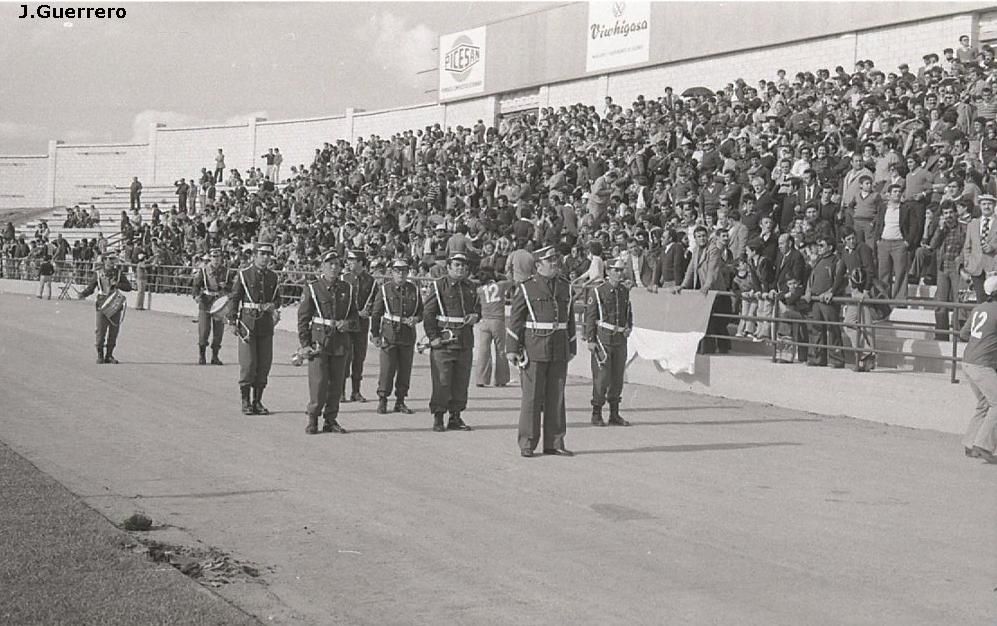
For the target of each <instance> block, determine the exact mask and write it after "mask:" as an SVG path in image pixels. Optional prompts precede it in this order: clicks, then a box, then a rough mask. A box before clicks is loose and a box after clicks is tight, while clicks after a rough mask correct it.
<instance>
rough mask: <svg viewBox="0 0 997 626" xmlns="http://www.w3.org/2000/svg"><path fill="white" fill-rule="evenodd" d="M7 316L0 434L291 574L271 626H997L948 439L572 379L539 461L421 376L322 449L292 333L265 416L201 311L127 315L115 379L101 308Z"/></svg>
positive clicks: (170, 521)
mask: <svg viewBox="0 0 997 626" xmlns="http://www.w3.org/2000/svg"><path fill="white" fill-rule="evenodd" d="M0 312H2V317H3V321H2V323H0V407H2V413H0V439H2V440H3V441H4V442H6V443H7V444H9V445H10V446H11V447H12V448H13V449H14V450H16V451H17V452H19V453H20V454H22V455H24V456H25V457H26V458H28V459H29V460H30V461H31V462H33V463H35V464H36V465H37V466H38V467H39V468H40V469H42V470H43V471H44V472H47V473H48V474H50V475H51V476H52V477H54V478H55V479H56V480H58V481H60V482H61V483H62V484H64V485H65V486H66V487H68V488H69V489H70V490H71V491H73V492H75V493H77V494H79V495H81V496H82V497H83V498H84V500H85V501H86V502H87V503H88V504H90V505H91V506H92V507H94V508H95V509H97V510H98V511H100V512H101V513H103V514H105V515H106V516H107V517H109V518H110V519H120V518H123V517H124V516H126V515H128V514H130V513H131V512H133V511H135V510H142V511H144V512H146V513H147V514H149V515H150V516H151V517H152V518H153V519H154V520H155V521H156V522H157V523H161V524H165V525H168V526H169V527H170V528H167V529H166V530H162V531H156V532H155V533H153V535H155V536H156V538H158V539H162V540H165V541H172V542H187V543H197V542H202V543H204V544H208V545H212V546H215V547H218V548H220V549H223V550H226V551H229V552H231V553H233V554H234V555H235V556H236V557H238V558H241V559H245V560H249V561H253V562H255V563H258V564H261V565H263V566H271V567H272V568H273V571H272V572H270V573H267V574H266V576H265V579H266V580H265V582H266V584H265V585H251V584H246V585H231V586H228V587H226V588H223V589H222V590H220V593H222V594H223V595H224V596H225V598H226V599H228V600H230V601H232V602H233V603H235V604H236V605H238V606H240V607H242V608H243V609H245V610H247V611H249V612H250V613H253V614H254V615H256V616H257V617H258V618H260V619H261V621H264V622H268V621H273V622H281V623H310V624H328V623H343V624H434V625H436V624H456V623H460V624H510V623H518V624H560V623H572V622H573V623H577V624H635V623H639V624H715V623H732V624H765V625H772V624H793V625H798V624H905V625H912V624H933V625H934V624H984V623H992V621H993V617H992V616H993V614H994V596H995V594H994V588H995V587H997V565H995V560H994V558H993V555H994V546H995V545H997V523H995V521H994V520H995V519H997V515H995V513H997V489H995V484H997V466H988V465H985V464H982V463H980V462H978V461H975V460H970V459H967V458H965V457H963V455H962V448H961V446H960V444H959V441H958V438H957V437H954V436H951V435H944V434H940V433H935V432H930V431H915V430H908V429H902V428H893V427H888V426H881V425H878V424H871V423H867V422H860V421H856V420H849V419H844V418H831V417H823V416H820V415H816V414H809V413H799V412H792V411H787V410H782V409H775V408H772V407H769V406H765V405H755V404H745V403H741V402H734V401H724V400H722V399H715V398H706V397H700V396H694V395H691V394H675V393H669V392H665V391H662V390H658V389H654V388H649V387H640V386H636V385H633V386H629V387H627V388H626V390H625V401H624V409H625V414H626V415H627V417H628V418H629V419H631V421H632V422H634V426H633V427H632V428H627V429H620V428H604V429H599V428H593V427H590V426H588V392H589V388H588V384H587V383H586V382H585V381H583V380H573V381H571V383H570V386H569V388H568V408H569V412H568V422H569V431H568V438H567V444H568V447H569V448H572V449H574V450H575V451H576V452H578V456H577V457H575V458H573V459H562V458H554V457H540V458H535V459H522V458H520V456H519V452H518V449H517V447H516V426H515V424H516V420H517V415H518V407H519V396H520V391H519V389H518V388H516V387H509V388H505V389H493V388H487V389H478V388H474V387H472V389H471V407H470V409H469V410H468V411H467V413H466V414H465V419H466V420H467V421H468V422H469V423H470V424H471V425H473V426H474V427H475V431H474V432H470V433H443V434H439V433H433V432H431V431H430V430H429V426H430V425H431V417H430V416H429V414H428V410H427V406H426V405H427V401H428V396H429V380H428V374H429V371H428V363H427V362H426V361H425V359H417V364H416V371H415V372H414V381H413V391H412V397H411V398H410V402H409V404H410V406H412V407H413V408H415V409H417V410H418V413H417V414H416V415H414V416H396V415H389V416H379V415H376V414H375V413H374V404H373V403H368V404H362V405H359V404H347V405H344V408H343V411H342V414H341V419H340V421H341V423H342V424H343V425H344V426H345V427H346V428H347V429H349V430H350V431H351V432H350V433H349V434H348V435H343V436H337V435H321V436H314V437H308V436H306V435H305V434H304V432H303V429H304V425H305V418H304V415H303V413H302V411H303V408H304V404H305V401H306V394H307V378H306V372H305V370H304V368H301V369H298V368H293V367H291V366H290V365H286V364H285V363H286V362H287V357H288V356H289V355H290V353H291V352H292V350H293V349H294V347H295V338H294V337H292V336H291V335H290V334H288V333H281V334H279V335H278V337H277V339H276V346H277V347H276V350H275V352H276V354H277V355H278V357H277V361H278V363H277V364H276V365H275V367H274V370H273V373H272V376H271V384H270V387H269V389H268V390H267V397H266V404H267V405H268V406H269V407H270V409H271V410H272V411H274V415H272V416H270V417H245V416H242V415H241V414H240V413H239V410H238V390H237V387H236V378H237V368H236V366H235V365H234V363H235V361H236V358H235V349H234V342H233V341H232V337H227V338H226V345H225V347H224V349H223V352H222V358H223V360H224V361H225V362H226V363H228V365H226V366H225V367H210V366H208V367H198V366H195V365H193V362H194V357H195V356H196V348H195V345H194V344H195V330H196V326H195V325H194V324H192V323H191V322H190V319H189V318H182V317H178V316H172V315H166V314H156V313H148V312H137V311H131V312H129V314H128V319H127V321H126V323H125V326H124V330H123V331H122V336H121V340H120V343H119V348H118V350H117V352H116V355H117V356H118V358H119V359H120V360H121V361H122V363H121V365H118V366H97V365H95V364H94V363H93V356H94V353H93V346H92V344H93V335H92V328H93V317H94V309H93V304H92V303H78V302H69V303H66V302H58V303H57V302H47V301H46V302H42V301H38V300H35V299H34V298H30V297H25V296H0ZM375 373H376V353H373V351H372V355H371V358H369V359H368V374H369V376H368V378H367V380H366V381H365V384H364V392H365V393H366V395H367V396H368V397H373V396H374V386H375V383H374V382H373V380H372V379H371V377H372V376H373V375H374V374H375ZM818 375H819V374H818ZM843 392H844V390H843ZM953 393H968V389H964V388H961V387H959V388H955V389H953ZM815 408H816V407H815ZM829 409H830V407H829ZM53 592H54V593H55V592H57V590H53Z"/></svg>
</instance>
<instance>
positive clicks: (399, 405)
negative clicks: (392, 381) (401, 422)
mask: <svg viewBox="0 0 997 626" xmlns="http://www.w3.org/2000/svg"><path fill="white" fill-rule="evenodd" d="M395 413H404V414H405V415H412V414H413V413H415V411H413V410H412V409H410V408H408V407H407V406H406V405H405V398H398V399H397V400H395Z"/></svg>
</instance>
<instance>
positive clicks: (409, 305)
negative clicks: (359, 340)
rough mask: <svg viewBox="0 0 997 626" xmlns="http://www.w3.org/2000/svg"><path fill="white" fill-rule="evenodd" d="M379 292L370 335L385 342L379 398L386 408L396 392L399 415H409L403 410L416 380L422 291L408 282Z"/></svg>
mask: <svg viewBox="0 0 997 626" xmlns="http://www.w3.org/2000/svg"><path fill="white" fill-rule="evenodd" d="M377 291H378V293H377V294H376V295H375V297H374V306H373V307H372V309H371V314H370V335H371V337H373V338H374V339H378V338H380V339H381V350H380V376H379V377H378V380H377V397H378V398H379V399H380V405H381V406H384V405H385V404H386V403H387V400H388V397H389V396H390V395H391V391H392V388H394V392H395V400H396V404H395V411H399V412H406V411H404V410H402V408H401V407H404V404H405V397H406V396H407V395H408V390H409V381H410V380H411V379H412V356H413V354H414V353H415V341H416V337H415V324H416V323H417V322H419V321H421V320H422V312H423V304H422V297H421V296H420V294H419V288H418V287H416V286H415V284H414V283H412V282H410V281H408V280H406V281H405V282H403V283H401V284H400V285H399V284H395V282H394V281H388V282H387V283H385V284H383V285H381V287H380V289H378V290H377ZM381 406H379V407H378V408H379V410H380V408H381ZM384 408H385V409H386V408H387V407H386V406H384Z"/></svg>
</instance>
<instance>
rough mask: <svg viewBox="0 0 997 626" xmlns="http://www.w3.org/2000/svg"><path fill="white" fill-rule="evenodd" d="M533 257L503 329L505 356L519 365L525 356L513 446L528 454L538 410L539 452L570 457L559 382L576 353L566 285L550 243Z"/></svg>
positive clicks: (535, 435) (563, 380) (535, 436)
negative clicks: (529, 273)
mask: <svg viewBox="0 0 997 626" xmlns="http://www.w3.org/2000/svg"><path fill="white" fill-rule="evenodd" d="M534 256H535V257H536V259H537V273H536V274H534V275H533V276H531V277H530V278H528V279H527V280H525V281H523V282H522V283H520V284H519V286H518V287H517V289H516V291H515V294H514V295H513V299H512V311H511V312H510V313H509V319H508V320H507V328H506V335H507V341H506V356H507V358H508V359H509V361H510V362H513V363H517V364H520V365H521V366H522V364H523V362H524V357H525V363H526V364H525V367H522V373H521V374H520V380H521V383H522V387H523V399H522V404H521V406H520V412H519V450H520V453H521V454H522V455H523V456H524V457H531V456H533V454H534V450H535V449H536V447H537V444H538V443H539V442H540V439H541V432H540V415H541V413H543V434H542V437H543V453H544V454H555V455H560V456H574V453H572V452H571V451H569V450H567V449H565V447H564V434H565V431H566V430H567V423H566V420H565V408H564V385H565V383H566V382H567V377H568V361H569V360H571V358H572V357H573V356H575V353H576V351H577V345H576V339H575V316H574V312H573V311H572V310H571V308H572V299H571V286H570V284H569V283H568V281H567V280H566V279H565V278H563V277H561V275H560V265H561V257H560V255H559V254H558V252H557V250H556V249H555V248H554V246H548V247H546V248H542V249H540V250H537V251H536V252H535V253H534Z"/></svg>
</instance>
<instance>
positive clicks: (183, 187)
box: [173, 178, 190, 213]
mask: <svg viewBox="0 0 997 626" xmlns="http://www.w3.org/2000/svg"><path fill="white" fill-rule="evenodd" d="M173 185H174V187H176V191H175V192H174V193H175V194H176V196H177V205H178V206H179V207H180V211H181V212H184V213H186V212H187V195H188V194H189V193H190V185H188V184H187V179H186V178H181V179H180V180H179V181H177V182H176V183H174V184H173Z"/></svg>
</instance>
